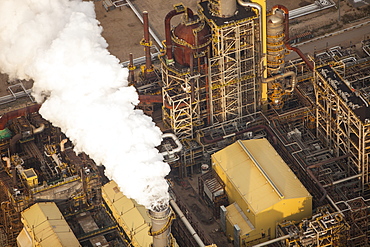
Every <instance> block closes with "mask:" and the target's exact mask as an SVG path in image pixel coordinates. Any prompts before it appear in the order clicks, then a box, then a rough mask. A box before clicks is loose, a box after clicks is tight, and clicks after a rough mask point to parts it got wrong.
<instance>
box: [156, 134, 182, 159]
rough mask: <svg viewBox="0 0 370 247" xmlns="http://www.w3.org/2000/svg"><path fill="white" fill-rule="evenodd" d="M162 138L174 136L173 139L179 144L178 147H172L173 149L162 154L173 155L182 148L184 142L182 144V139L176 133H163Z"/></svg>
mask: <svg viewBox="0 0 370 247" xmlns="http://www.w3.org/2000/svg"><path fill="white" fill-rule="evenodd" d="M162 138H163V139H164V138H172V140H173V141H174V142H175V144H176V145H177V147H176V148H174V149H172V150H169V151H164V152H162V153H161V154H162V155H163V156H165V155H168V156H170V155H173V154H175V153H177V152H180V151H181V150H182V144H181V142H180V140H179V139H178V138H177V136H176V135H175V134H172V133H165V134H163V135H162Z"/></svg>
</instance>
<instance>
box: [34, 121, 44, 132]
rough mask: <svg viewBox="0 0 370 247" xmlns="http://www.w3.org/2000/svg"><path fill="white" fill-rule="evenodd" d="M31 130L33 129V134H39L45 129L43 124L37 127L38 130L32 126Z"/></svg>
mask: <svg viewBox="0 0 370 247" xmlns="http://www.w3.org/2000/svg"><path fill="white" fill-rule="evenodd" d="M32 129H33V134H38V133H41V132H42V131H44V129H45V124H43V123H42V124H40V127H38V128H35V127H34V126H32Z"/></svg>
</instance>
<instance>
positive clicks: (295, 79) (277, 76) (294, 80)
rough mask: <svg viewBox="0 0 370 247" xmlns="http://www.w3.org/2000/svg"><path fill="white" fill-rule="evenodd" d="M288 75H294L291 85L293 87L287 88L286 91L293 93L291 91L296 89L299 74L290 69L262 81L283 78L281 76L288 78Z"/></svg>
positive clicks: (267, 81)
mask: <svg viewBox="0 0 370 247" xmlns="http://www.w3.org/2000/svg"><path fill="white" fill-rule="evenodd" d="M288 76H291V77H292V87H291V89H286V90H285V92H286V93H291V92H293V91H294V88H295V85H296V84H297V75H296V74H295V73H294V72H293V71H288V72H285V73H284V74H280V75H275V76H273V77H269V78H267V79H262V83H269V82H273V81H275V80H278V79H281V78H286V77H288Z"/></svg>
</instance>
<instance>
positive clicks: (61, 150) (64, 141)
mask: <svg viewBox="0 0 370 247" xmlns="http://www.w3.org/2000/svg"><path fill="white" fill-rule="evenodd" d="M67 141H68V139H67V138H65V139H63V140H61V141H60V144H59V145H60V152H64V150H65V147H64V144H65V143H66V142H67Z"/></svg>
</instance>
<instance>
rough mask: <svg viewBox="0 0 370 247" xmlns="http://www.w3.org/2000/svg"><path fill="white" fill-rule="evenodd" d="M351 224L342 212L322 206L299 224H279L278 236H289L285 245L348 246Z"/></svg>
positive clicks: (290, 246)
mask: <svg viewBox="0 0 370 247" xmlns="http://www.w3.org/2000/svg"><path fill="white" fill-rule="evenodd" d="M348 229H349V226H348V224H347V223H346V222H345V221H344V220H343V216H342V215H341V214H340V213H331V212H330V211H329V210H328V209H327V208H320V209H319V210H318V213H317V214H316V215H314V216H313V217H312V218H311V219H309V220H303V221H302V222H301V223H300V224H299V225H295V224H294V223H293V222H290V221H288V222H284V223H281V224H279V225H278V226H277V234H278V236H289V237H288V238H287V239H286V240H285V245H283V246H289V247H295V246H343V247H344V246H347V245H346V239H347V236H346V235H347V233H348Z"/></svg>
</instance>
